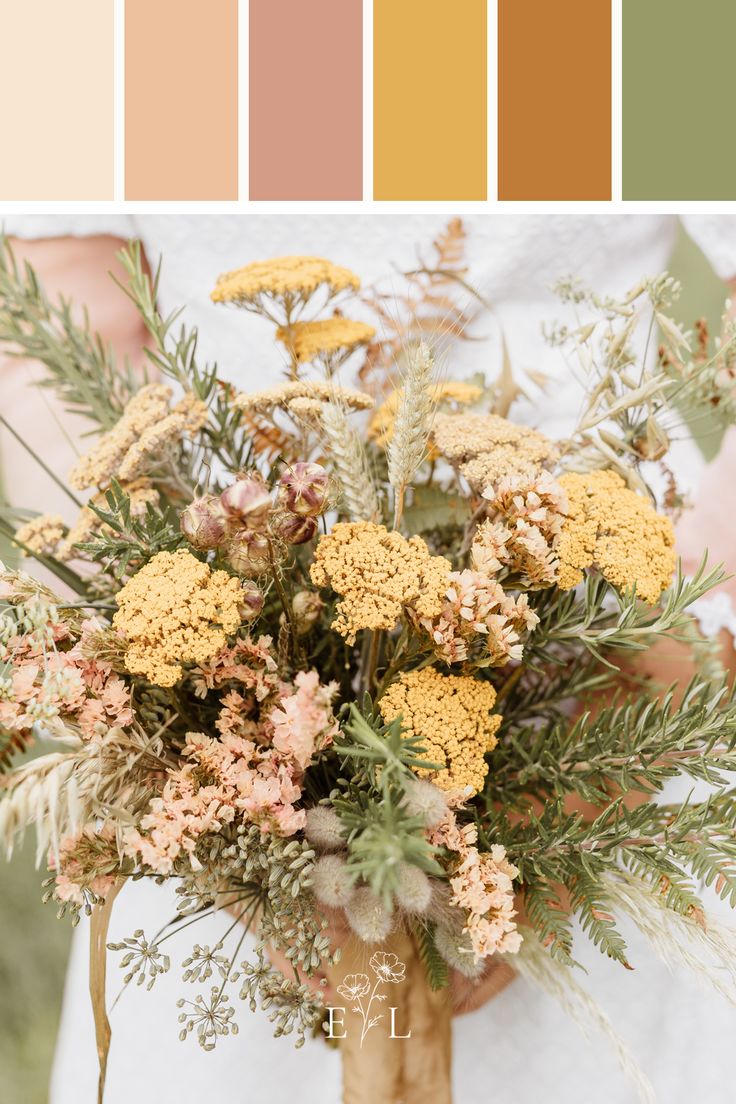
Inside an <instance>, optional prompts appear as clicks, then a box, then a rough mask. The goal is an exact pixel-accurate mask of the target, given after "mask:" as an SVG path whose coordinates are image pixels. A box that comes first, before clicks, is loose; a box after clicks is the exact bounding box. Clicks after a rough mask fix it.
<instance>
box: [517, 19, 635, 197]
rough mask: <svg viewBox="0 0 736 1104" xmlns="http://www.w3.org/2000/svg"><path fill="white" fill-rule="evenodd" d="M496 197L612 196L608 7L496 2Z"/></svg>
mask: <svg viewBox="0 0 736 1104" xmlns="http://www.w3.org/2000/svg"><path fill="white" fill-rule="evenodd" d="M639 2H640V3H641V4H642V6H644V7H645V6H646V3H645V0H639ZM498 198H499V199H513V200H601V199H603V200H605V199H610V198H611V0H554V3H550V0H498Z"/></svg>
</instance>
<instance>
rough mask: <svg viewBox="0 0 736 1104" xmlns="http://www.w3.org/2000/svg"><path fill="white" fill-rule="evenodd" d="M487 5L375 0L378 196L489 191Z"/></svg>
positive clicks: (460, 196)
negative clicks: (487, 174)
mask: <svg viewBox="0 0 736 1104" xmlns="http://www.w3.org/2000/svg"><path fill="white" fill-rule="evenodd" d="M486 8H487V6H486V0H461V2H458V0H374V3H373V49H374V55H373V197H374V199H379V200H382V199H388V200H402V199H405V200H477V199H481V200H482V199H485V198H486V196H487V181H486V164H487V141H488V138H487V134H488V122H487V113H486V105H487V65H488V59H487V45H486V43H487V10H486Z"/></svg>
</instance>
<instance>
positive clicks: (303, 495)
mask: <svg viewBox="0 0 736 1104" xmlns="http://www.w3.org/2000/svg"><path fill="white" fill-rule="evenodd" d="M329 485H330V479H329V476H328V474H327V472H326V471H325V469H324V468H323V467H322V465H321V464H307V463H304V462H303V461H299V463H297V464H292V465H291V467H290V468H288V469H287V470H286V471H285V472H284V474H283V475H282V476H281V479H280V480H279V505H280V506H282V507H283V509H284V510H287V511H288V512H289V513H291V514H301V515H303V516H305V517H317V516H318V515H319V514H321V513H322V512H323V511H324V509H325V507H326V506H327V499H328V495H329Z"/></svg>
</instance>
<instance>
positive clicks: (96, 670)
mask: <svg viewBox="0 0 736 1104" xmlns="http://www.w3.org/2000/svg"><path fill="white" fill-rule="evenodd" d="M99 628H100V626H99V624H98V622H97V621H96V620H94V619H90V620H87V621H84V622H83V624H82V632H81V637H80V639H79V640H78V641H77V642H76V644H74V645H73V646H72V647H71V648H69V649H68V650H67V651H63V650H58V648H57V645H66V644H68V643H70V641H71V633H70V630H69V628H68V627H67V626H66V625H64V624H62V623H54V624H51V625H50V626H49V629H50V632H51V641H50V645H51V646H50V647H49V646H47V644H46V642H41V641H40V640H39V639H38V636H37V634H34V633H25V634H23V635H22V636H16V637H12V638H11V639H10V640H9V641H8V643H7V644H6V645H4V646H3V649H2V652H1V653H0V662H2V660H3V659H6V658H11V657H12V674H11V675H10V676H9V678H8V679H7V680H6V682H5V683H4V684H3V683H0V725H1V726H2V727H3V728H6V729H8V730H10V731H12V732H18V733H19V735H22V736H23V737H28V736H29V735H30V732H31V729H32V728H33V725H34V724H43V725H44V726H45V727H46V728H48V729H50V730H52V731H53V730H54V728H55V727H56V726H57V725H58V724H63V726H64V728H66V729H68V728H72V729H74V728H76V729H78V731H79V734H80V735H81V736H82V737H83V739H86V740H89V739H92V738H93V737H94V736H99V735H104V733H105V732H107V731H108V730H109V729H110V728H113V727H116V726H117V727H125V726H126V725H128V724H130V723H131V722H132V720H133V711H132V708H131V702H130V690H129V688H128V686H127V685H126V683H125V682H124V681H123V679H121V678H120V677H119V676H118V675H116V674H115V673H114V672H113V670H112V668H111V666H110V665H109V663H106V662H103V661H101V660H98V659H89V658H87V657H86V655H85V650H84V643H85V638H86V637H87V636H88V635H89V633H91V632H95V631H97V630H99ZM6 653H7V655H6Z"/></svg>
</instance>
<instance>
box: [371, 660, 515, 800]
mask: <svg viewBox="0 0 736 1104" xmlns="http://www.w3.org/2000/svg"><path fill="white" fill-rule="evenodd" d="M495 703H496V691H495V690H494V689H493V687H492V686H491V684H490V683H489V682H481V681H480V679H476V678H473V677H472V676H470V675H442V674H440V672H439V671H438V670H437V669H436V668H434V667H425V668H423V669H422V670H419V671H409V672H407V673H405V674H402V675H400V676H399V678H398V679H397V680H396V682H394V683H392V684H391V686H389V688H388V690H387V691H386V693H385V694H384V695H383V697H382V698H381V700H380V702H379V709H380V711H381V716H382V717H383V720H384V721H385V722H386V723H387V724H388V723H389V722H390V721H393V720H395V719H396V718H397V717H399V716H401V723H402V728H403V729H404V732H405V733H406V734H407V735H412V736H418V737H419V738H420V739H421V742H422V744H423V746H424V747H425V749H426V752H427V755H426V757H427V759H428V760H429V761H430V762H432V763H440V764H444V766H443V767H442V768H441V769H440V770H439V771H430V770H425V769H420V770H418V771H417V774H419V775H420V777H429V778H431V779H432V781H433V782H434V783H435V785H437V786H439V787H440V789H442V790H462V791H466V792H467V791H468V789H470V791H472V793H474V794H475V793H478V792H479V791H480V790H482V789H483V785H484V782H485V778H486V775H487V774H488V763H487V762H486V760H485V756H486V754H487V753H488V752H489V751H493V749H494V748H495V746H496V744H497V743H498V739H497V737H496V732H497V731H498V727H499V725H500V724H501V720H502V718H501V716H500V715H499V714H498V713H492V712H491V710H492V709H493V706H494V705H495Z"/></svg>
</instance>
